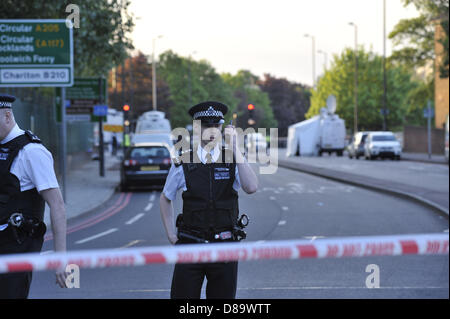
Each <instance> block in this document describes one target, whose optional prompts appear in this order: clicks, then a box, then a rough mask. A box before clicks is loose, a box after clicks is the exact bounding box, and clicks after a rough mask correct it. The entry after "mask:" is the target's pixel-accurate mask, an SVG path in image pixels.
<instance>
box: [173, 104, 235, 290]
mask: <svg viewBox="0 0 450 319" xmlns="http://www.w3.org/2000/svg"><path fill="white" fill-rule="evenodd" d="M226 112H227V107H226V106H225V105H224V104H222V103H219V102H204V103H201V104H198V105H196V106H194V107H192V108H191V109H190V110H189V113H190V114H191V116H192V117H193V118H194V120H196V119H199V120H201V121H202V123H205V122H206V123H210V124H214V123H223V115H224V114H225V113H226ZM186 155H187V156H186ZM229 156H230V153H229V152H228V151H227V149H225V148H222V150H221V155H220V159H221V160H218V161H216V162H215V163H207V164H203V163H202V162H201V161H200V159H199V158H198V157H197V152H195V151H192V150H189V151H188V154H183V156H179V157H178V158H175V159H174V165H175V166H176V167H178V166H180V165H182V167H183V172H184V176H185V181H186V190H185V191H184V192H183V194H182V197H183V214H182V215H179V216H178V218H177V227H178V238H179V241H178V242H177V244H192V243H201V242H230V241H235V240H237V236H236V232H235V230H236V229H237V222H238V215H239V207H238V193H237V191H236V190H235V189H234V188H233V183H234V179H235V170H236V163H235V162H234V161H233V160H230V158H229ZM231 156H232V154H231ZM186 158H189V159H190V160H189V161H187V162H183V159H186ZM231 159H232V158H231ZM237 272H238V263H237V262H225V263H199V264H176V265H175V269H174V273H173V279H172V289H171V298H197V299H198V298H200V292H201V287H202V284H203V280H204V277H205V276H206V278H207V286H206V297H207V298H220V299H232V298H235V296H236V286H237Z"/></svg>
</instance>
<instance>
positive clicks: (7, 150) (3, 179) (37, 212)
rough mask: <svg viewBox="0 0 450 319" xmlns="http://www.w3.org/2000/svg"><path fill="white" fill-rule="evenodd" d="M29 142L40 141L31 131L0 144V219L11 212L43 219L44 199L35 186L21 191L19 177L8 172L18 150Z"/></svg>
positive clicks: (6, 216) (5, 217) (3, 218)
mask: <svg viewBox="0 0 450 319" xmlns="http://www.w3.org/2000/svg"><path fill="white" fill-rule="evenodd" d="M29 143H41V141H40V140H39V138H37V137H36V136H35V135H33V134H32V133H31V132H28V131H26V132H25V134H23V135H20V136H17V137H16V138H14V139H13V140H11V141H9V142H8V143H5V144H0V221H2V220H5V219H7V218H8V217H9V216H10V215H11V214H12V213H16V212H17V213H22V215H24V216H29V217H34V218H36V219H38V220H39V221H43V219H44V210H45V201H44V199H43V198H42V196H40V195H39V193H38V191H37V190H36V188H33V189H30V190H27V191H24V192H22V191H21V190H20V182H19V179H18V178H17V177H16V176H15V175H14V174H12V173H11V172H10V170H11V165H12V163H13V161H14V159H15V158H16V157H17V154H19V151H20V150H21V149H22V148H23V147H24V146H25V145H28V144H29Z"/></svg>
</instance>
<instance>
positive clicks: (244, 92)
mask: <svg viewBox="0 0 450 319" xmlns="http://www.w3.org/2000/svg"><path fill="white" fill-rule="evenodd" d="M222 78H223V79H224V81H225V83H227V84H228V85H229V86H230V87H231V88H232V89H233V91H234V97H235V98H236V99H237V100H238V102H237V109H236V113H237V115H238V118H237V126H239V127H241V128H243V129H245V128H246V127H248V120H249V114H248V109H247V107H248V105H249V104H253V105H254V106H255V110H254V111H253V114H254V116H253V120H255V121H256V124H255V125H253V127H254V128H258V127H261V128H263V127H265V128H267V129H269V128H271V127H277V125H278V124H277V120H276V119H275V117H274V115H273V110H272V107H271V104H270V103H271V102H270V98H269V95H268V94H267V93H266V92H264V91H262V90H261V88H260V87H259V86H258V85H257V82H258V77H257V76H256V75H254V74H252V73H251V72H250V71H246V70H240V71H238V73H237V74H236V75H231V74H229V73H226V74H223V75H222ZM268 133H269V131H267V134H268Z"/></svg>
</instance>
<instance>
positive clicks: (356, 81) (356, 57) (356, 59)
mask: <svg viewBox="0 0 450 319" xmlns="http://www.w3.org/2000/svg"><path fill="white" fill-rule="evenodd" d="M349 25H351V26H353V27H354V28H355V107H354V109H353V112H354V114H353V133H356V132H358V26H357V25H356V24H355V23H353V22H350V23H349Z"/></svg>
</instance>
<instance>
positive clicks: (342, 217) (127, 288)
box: [30, 167, 449, 299]
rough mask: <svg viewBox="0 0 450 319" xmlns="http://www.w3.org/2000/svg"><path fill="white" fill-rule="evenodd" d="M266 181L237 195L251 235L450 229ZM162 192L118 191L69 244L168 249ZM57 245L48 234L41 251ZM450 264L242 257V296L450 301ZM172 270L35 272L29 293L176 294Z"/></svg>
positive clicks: (294, 181) (339, 188)
mask: <svg viewBox="0 0 450 319" xmlns="http://www.w3.org/2000/svg"><path fill="white" fill-rule="evenodd" d="M254 169H255V170H256V169H257V168H256V167H254ZM447 176H448V175H447ZM259 179H260V189H259V190H258V192H257V193H255V194H253V195H247V194H245V193H243V192H242V191H240V209H241V213H243V212H245V213H246V214H247V215H248V216H249V217H250V224H249V226H248V228H247V233H248V238H247V240H248V241H269V240H281V239H298V238H306V239H309V240H317V239H319V238H323V237H336V236H360V235H388V234H412V233H433V232H437V233H442V232H448V228H449V227H448V219H446V218H444V217H442V216H440V215H438V214H436V213H435V212H433V211H431V210H429V209H427V208H426V207H424V206H421V205H417V204H416V203H413V202H409V201H407V200H404V199H399V198H396V197H391V196H389V195H386V194H381V193H377V192H372V191H368V190H365V189H361V188H357V187H353V186H348V185H344V184H340V183H336V182H332V181H329V180H326V179H323V178H318V177H315V176H311V175H307V174H303V173H299V172H296V171H292V170H288V169H283V168H279V169H278V171H277V173H276V174H275V175H260V177H259ZM159 195H160V192H159V191H145V190H139V191H135V192H132V193H116V194H115V195H114V196H113V198H112V199H111V200H110V201H109V202H108V203H107V204H105V205H104V206H103V207H101V209H99V210H98V211H96V212H95V213H91V214H88V215H83V216H82V217H81V218H77V219H74V220H70V223H69V231H70V234H68V249H69V250H74V249H77V250H79V249H93V248H121V249H127V248H130V247H139V246H159V245H168V244H169V243H168V241H167V239H166V236H165V233H164V230H163V226H162V222H161V218H160V213H159ZM180 199H181V194H178V196H177V200H176V201H175V203H174V207H175V211H176V212H180V210H181V201H180ZM52 245H53V243H52V240H51V239H50V240H47V241H46V242H45V243H44V247H43V253H48V252H49V251H50V250H51V249H52V247H53V246H52ZM370 264H375V265H377V266H378V267H379V270H380V288H374V289H368V288H366V285H365V282H366V278H367V276H368V275H369V274H368V273H366V267H367V266H368V265H370ZM448 268H449V264H448V255H445V256H398V257H362V258H342V259H322V260H317V259H305V260H267V261H253V262H241V263H240V265H239V274H238V290H237V298H250V299H264V298H275V299H277V298H294V299H300V298H448V297H449V273H448ZM172 271H173V265H151V266H142V267H135V268H131V267H130V268H127V267H124V268H107V269H81V272H80V277H81V280H80V288H73V289H61V288H59V287H57V286H56V285H55V284H54V281H55V280H54V274H53V273H51V272H36V273H34V277H33V283H32V285H31V291H30V298H169V296H170V284H171V276H172ZM202 295H203V297H204V291H203V294H202Z"/></svg>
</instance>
